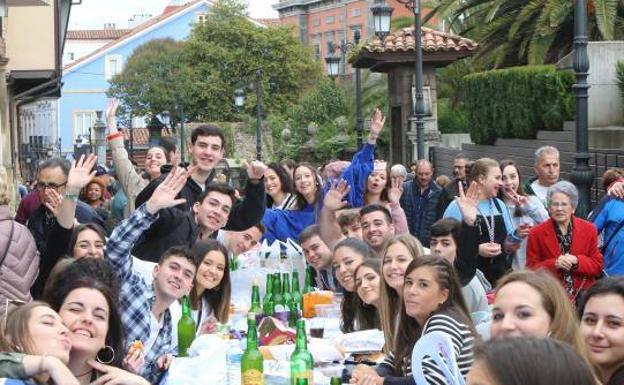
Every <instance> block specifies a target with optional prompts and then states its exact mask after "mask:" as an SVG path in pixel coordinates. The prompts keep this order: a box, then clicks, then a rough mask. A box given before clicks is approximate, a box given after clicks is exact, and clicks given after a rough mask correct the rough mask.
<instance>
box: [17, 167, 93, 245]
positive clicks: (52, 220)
mask: <svg viewBox="0 0 624 385" xmlns="http://www.w3.org/2000/svg"><path fill="white" fill-rule="evenodd" d="M68 174H69V162H68V161H67V160H65V159H61V158H52V159H47V160H44V161H43V162H41V163H40V164H39V170H38V171H37V183H36V184H35V191H36V192H37V196H38V198H39V199H38V200H39V202H40V206H39V207H38V208H37V209H36V210H35V211H34V212H33V213H32V215H30V217H29V218H28V229H29V230H30V232H31V233H32V235H33V237H34V238H35V242H36V243H37V250H39V253H40V254H43V251H44V249H45V246H46V243H47V238H48V234H49V233H50V231H51V229H52V227H53V226H55V225H56V217H55V216H54V214H53V213H52V212H51V211H50V209H49V208H48V207H47V206H48V205H51V204H52V201H51V200H50V198H49V196H48V193H47V192H48V191H49V190H55V191H56V192H57V193H59V194H60V195H62V196H63V197H64V198H65V199H73V200H76V202H77V205H76V220H77V221H78V222H79V223H95V224H97V225H99V226H101V227H102V228H104V221H103V220H102V217H100V215H99V214H98V213H97V212H96V211H95V210H94V209H93V208H92V207H91V206H89V205H88V204H86V203H84V202H82V201H80V200H78V196H75V195H70V194H68V193H67V192H66V191H65V186H66V185H67V176H68Z"/></svg>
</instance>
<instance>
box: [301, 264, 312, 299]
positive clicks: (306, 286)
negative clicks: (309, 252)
mask: <svg viewBox="0 0 624 385" xmlns="http://www.w3.org/2000/svg"><path fill="white" fill-rule="evenodd" d="M311 291H314V289H313V288H312V274H311V273H310V268H309V267H307V268H306V275H305V284H304V286H303V294H307V293H309V292H311Z"/></svg>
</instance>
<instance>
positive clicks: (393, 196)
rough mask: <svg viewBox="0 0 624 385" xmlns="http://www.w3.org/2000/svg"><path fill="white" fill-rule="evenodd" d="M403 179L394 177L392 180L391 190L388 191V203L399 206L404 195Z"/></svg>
mask: <svg viewBox="0 0 624 385" xmlns="http://www.w3.org/2000/svg"><path fill="white" fill-rule="evenodd" d="M403 179H404V178H403V177H400V176H393V177H391V178H390V188H389V189H388V201H389V202H390V203H392V204H398V203H399V201H400V200H401V195H403Z"/></svg>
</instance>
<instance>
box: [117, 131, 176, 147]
mask: <svg viewBox="0 0 624 385" xmlns="http://www.w3.org/2000/svg"><path fill="white" fill-rule="evenodd" d="M123 134H124V139H125V140H130V130H123ZM160 134H161V135H162V136H174V135H175V132H173V130H171V129H170V128H163V129H162V131H161V133H160ZM132 143H133V144H134V145H135V146H142V145H147V144H149V130H148V129H147V128H133V129H132Z"/></svg>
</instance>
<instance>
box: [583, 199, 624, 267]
mask: <svg viewBox="0 0 624 385" xmlns="http://www.w3.org/2000/svg"><path fill="white" fill-rule="evenodd" d="M589 220H590V221H591V222H593V223H594V225H595V226H596V230H598V234H601V233H602V242H607V241H608V240H609V239H611V241H610V242H609V245H608V246H607V249H606V250H603V254H604V270H605V272H606V273H607V275H624V256H623V255H622V253H624V228H620V230H619V231H618V232H617V234H615V236H614V235H613V232H614V231H615V230H617V228H618V225H619V224H620V223H621V222H622V221H624V200H622V199H618V198H615V197H611V196H607V197H605V198H603V199H602V200H601V201H600V205H599V206H598V207H597V208H596V209H595V210H594V211H593V213H592V215H591V217H590V218H589Z"/></svg>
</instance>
